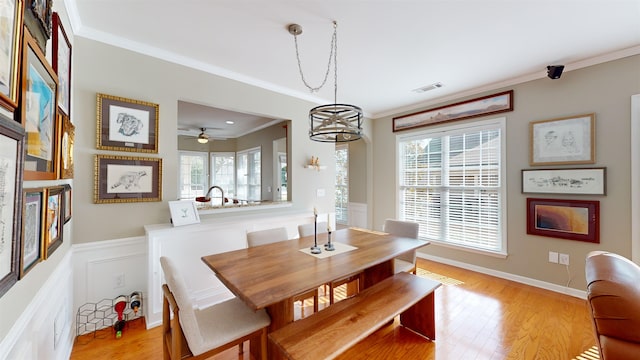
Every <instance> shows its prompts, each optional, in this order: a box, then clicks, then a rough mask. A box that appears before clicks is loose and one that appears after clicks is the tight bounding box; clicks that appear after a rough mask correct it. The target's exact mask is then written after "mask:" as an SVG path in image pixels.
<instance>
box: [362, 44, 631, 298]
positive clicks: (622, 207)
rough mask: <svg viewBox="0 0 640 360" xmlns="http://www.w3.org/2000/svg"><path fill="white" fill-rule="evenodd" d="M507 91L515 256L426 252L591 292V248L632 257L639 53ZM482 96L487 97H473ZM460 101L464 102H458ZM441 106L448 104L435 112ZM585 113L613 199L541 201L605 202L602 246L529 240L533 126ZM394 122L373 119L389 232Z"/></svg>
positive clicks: (382, 213)
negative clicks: (527, 188) (527, 181)
mask: <svg viewBox="0 0 640 360" xmlns="http://www.w3.org/2000/svg"><path fill="white" fill-rule="evenodd" d="M507 89H513V90H514V111H513V112H508V113H504V114H499V116H505V117H506V120H507V121H506V123H507V124H506V128H507V129H506V147H507V149H506V154H507V155H506V157H507V158H506V176H507V178H506V182H505V184H506V186H507V209H505V211H504V212H505V214H506V218H505V220H506V221H507V234H506V235H507V241H508V253H509V256H508V257H507V258H506V259H500V258H495V257H492V256H487V255H481V254H477V253H472V252H467V251H460V250H455V249H451V248H446V247H441V246H437V245H430V246H428V247H426V248H424V250H422V251H423V252H425V253H427V254H431V255H434V256H438V257H442V258H446V259H451V260H454V261H460V262H465V263H468V264H471V265H476V266H481V267H485V268H489V269H493V270H497V271H502V272H507V273H510V274H514V275H516V276H518V275H519V276H524V277H528V278H532V279H536V280H541V281H545V282H550V283H554V284H558V285H566V284H567V283H569V286H570V287H572V288H575V289H580V290H584V289H585V286H586V285H585V280H584V258H585V256H586V254H587V253H588V252H589V251H591V250H608V251H614V252H617V253H620V254H622V255H624V256H626V257H631V217H630V214H631V199H630V189H631V173H630V161H631V157H630V149H631V138H630V116H631V115H630V111H631V110H630V107H631V105H630V97H631V95H633V94H638V93H640V56H633V57H628V58H623V59H620V60H617V61H612V62H608V63H603V64H600V65H596V66H591V67H587V68H583V69H579V70H575V71H568V72H565V73H563V74H562V78H561V79H558V80H550V79H548V78H544V79H540V80H535V81H530V82H527V83H522V84H518V85H516V86H513V87H509V88H507ZM507 89H498V90H495V91H491V92H489V93H486V94H491V93H496V92H499V91H501V90H507ZM481 95H485V94H477V95H475V96H472V98H473V97H477V96H481ZM460 100H464V99H456V100H454V101H451V103H454V102H458V101H460ZM437 105H441V104H433V107H435V106H437ZM442 105H444V104H442ZM430 107H432V106H429V107H427V108H430ZM412 112H413V111H412ZM586 113H595V115H596V163H595V164H593V166H598V167H600V166H604V167H606V168H607V195H606V196H584V195H583V196H576V195H573V196H553V195H540V196H539V197H546V198H567V199H585V200H587V199H589V200H599V201H600V244H591V243H585V242H579V241H570V240H562V239H556V238H549V237H541V236H530V235H527V233H526V199H527V195H526V194H521V190H520V189H521V184H520V182H521V174H520V171H521V170H522V169H528V168H532V167H530V166H529V145H528V144H529V128H528V126H529V122H531V121H535V120H544V119H553V118H559V117H563V116H572V115H579V114H586ZM398 115H400V114H398ZM394 116H397V115H394ZM392 117H393V116H389V117H385V118H381V119H376V120H375V121H374V131H373V133H374V137H373V140H374V144H375V145H374V147H373V154H374V158H375V162H374V164H373V166H374V169H373V174H374V175H373V181H374V184H373V188H374V189H375V191H374V192H373V199H374V200H373V203H374V204H375V206H373V219H374V223H373V225H374V227H375V228H377V229H380V228H381V227H382V223H383V221H384V219H385V218H387V217H395V216H396V208H397V205H396V193H397V191H395V189H396V175H395V171H389V169H395V166H396V151H395V141H396V135H395V134H394V133H392V132H391V125H390V122H391V121H392V120H391V119H392ZM466 121H468V122H472V121H474V120H466ZM404 133H406V132H403V134H404ZM382 189H392V190H390V191H382ZM529 197H534V196H529ZM549 251H557V252H561V253H566V254H569V255H570V261H571V264H570V266H569V272H570V275H567V271H566V270H565V268H564V267H563V266H561V265H557V264H551V263H549V262H548V261H547V260H548V252H549Z"/></svg>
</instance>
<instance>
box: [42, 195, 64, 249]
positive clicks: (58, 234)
mask: <svg viewBox="0 0 640 360" xmlns="http://www.w3.org/2000/svg"><path fill="white" fill-rule="evenodd" d="M45 200H46V203H45V211H44V246H43V249H44V258H45V259H47V258H49V257H50V256H51V255H52V254H53V252H54V251H56V249H57V248H59V247H60V245H62V238H63V237H62V235H63V232H64V231H63V230H64V229H63V226H64V186H52V187H50V188H47V189H46V198H45Z"/></svg>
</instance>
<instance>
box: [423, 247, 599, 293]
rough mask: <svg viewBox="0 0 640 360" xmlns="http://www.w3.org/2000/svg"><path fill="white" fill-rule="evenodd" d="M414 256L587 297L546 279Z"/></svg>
mask: <svg viewBox="0 0 640 360" xmlns="http://www.w3.org/2000/svg"><path fill="white" fill-rule="evenodd" d="M416 256H417V257H419V258H422V259H426V260H431V261H435V262H439V263H443V264H447V265H451V266H455V267H459V268H462V269H467V270H471V271H475V272H479V273H482V274H486V275H491V276H495V277H497V278H501V279H506V280H511V281H515V282H518V283H521V284H525V285H530V286H535V287H537V288H541V289H546V290H550V291H554V292H557V293H561V294H565V295H570V296H573V297H577V298H579V299H586V298H587V293H586V292H585V291H581V290H577V289H573V288H570V287H567V286H562V285H557V284H553V283H549V282H546V281H541V280H536V279H531V278H528V277H524V276H520V275H514V274H510V273H506V272H503V271H498V270H493V269H488V268H485V267H482V266H476V265H472V264H467V263H464V262H460V261H455V260H451V259H447V258H442V257H438V256H433V255H428V254H424V253H421V252H417V253H416Z"/></svg>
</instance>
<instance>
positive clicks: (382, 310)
mask: <svg viewBox="0 0 640 360" xmlns="http://www.w3.org/2000/svg"><path fill="white" fill-rule="evenodd" d="M440 285H442V284H440V283H439V282H437V281H434V280H429V279H424V278H420V277H418V276H415V275H412V274H409V273H404V272H402V273H398V274H395V275H393V276H391V277H389V278H386V279H384V280H382V281H380V282H379V283H377V284H375V285H373V286H371V287H369V288H367V289H364V290H362V291H361V292H360V293H358V294H357V295H355V296H354V297H351V298H348V299H345V300H342V301H340V302H338V303H336V304H334V305H331V306H329V307H328V308H326V309H324V310H322V311H320V312H317V313H315V314H313V315H311V316H309V317H306V318H304V319H302V320H299V321H295V322H293V323H291V324H289V325H287V326H285V327H283V328H281V329H278V330H276V331H275V332H273V333H271V334H269V338H270V340H271V342H272V343H273V344H274V345H275V346H274V348H276V349H278V350H279V351H280V352H281V353H282V355H283V356H284V357H286V358H288V359H296V360H301V359H333V358H335V357H336V356H338V355H340V354H341V353H343V352H344V351H346V350H347V349H348V348H349V347H351V346H353V345H355V344H356V343H357V342H358V341H360V340H362V339H364V338H365V337H367V336H369V335H370V334H372V333H373V332H375V331H376V330H378V329H379V328H381V327H382V326H384V325H386V324H388V323H389V322H390V321H392V320H393V319H394V318H395V317H396V316H397V315H400V323H401V324H402V325H403V326H405V327H406V328H409V329H411V330H412V331H414V332H416V333H418V334H421V335H423V336H425V337H427V338H429V339H431V340H435V336H436V333H435V317H434V290H435V289H437V288H438V287H439V286H440Z"/></svg>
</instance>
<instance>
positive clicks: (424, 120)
mask: <svg viewBox="0 0 640 360" xmlns="http://www.w3.org/2000/svg"><path fill="white" fill-rule="evenodd" d="M507 111H513V90H509V91H505V92H501V93H498V94H493V95H488V96H483V97H479V98H475V99H471V100H466V101H461V102H458V103H455V104H451V105H445V106H440V107H437V108H433V109H429V110H424V111H420V112H417V113H413V114H408V115H403V116H398V117H394V118H393V131H394V132H396V131H400V130H407V129H413V128H417V127H422V126H427V125H433V124H438V123H443V122H447V121H454V120H462V119H470V118H475V117H480V116H487V115H493V114H498V113H502V112H507Z"/></svg>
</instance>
